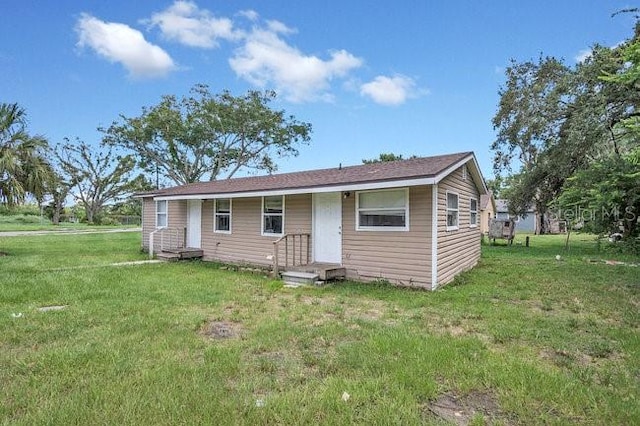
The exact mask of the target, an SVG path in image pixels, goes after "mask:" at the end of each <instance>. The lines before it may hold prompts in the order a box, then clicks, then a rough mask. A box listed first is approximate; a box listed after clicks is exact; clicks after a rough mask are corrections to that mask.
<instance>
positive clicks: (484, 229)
mask: <svg viewBox="0 0 640 426" xmlns="http://www.w3.org/2000/svg"><path fill="white" fill-rule="evenodd" d="M495 218H496V200H495V198H493V194H492V193H491V192H489V193H488V194H483V195H481V196H480V232H481V233H483V234H489V228H490V226H491V219H495Z"/></svg>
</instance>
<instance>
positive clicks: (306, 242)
mask: <svg viewBox="0 0 640 426" xmlns="http://www.w3.org/2000/svg"><path fill="white" fill-rule="evenodd" d="M296 240H297V243H298V244H297V246H298V253H297V256H296ZM282 241H284V267H285V268H288V267H289V242H290V241H291V248H292V253H291V254H292V256H291V266H304V265H308V264H309V260H310V259H311V234H309V233H296V234H284V235H283V236H282V237H280V238H278V239H277V240H275V241H274V242H273V276H274V277H277V276H278V269H279V267H280V257H279V252H280V249H279V248H280V247H279V245H280V243H281V242H282ZM296 260H297V261H296Z"/></svg>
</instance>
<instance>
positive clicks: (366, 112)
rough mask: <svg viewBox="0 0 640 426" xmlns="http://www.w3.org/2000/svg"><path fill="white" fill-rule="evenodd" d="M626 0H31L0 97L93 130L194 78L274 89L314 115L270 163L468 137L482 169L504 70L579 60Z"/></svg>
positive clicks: (13, 6)
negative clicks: (544, 59) (307, 130)
mask: <svg viewBox="0 0 640 426" xmlns="http://www.w3.org/2000/svg"><path fill="white" fill-rule="evenodd" d="M631 6H633V5H630V4H629V3H626V2H620V1H605V0H601V1H596V0H580V1H562V0H555V1H547V0H541V1H525V2H518V1H513V0H510V1H502V0H500V1H424V0H423V1H408V0H398V1H395V2H372V1H364V0H350V1H315V0H306V1H283V0H270V1H204V0H200V1H195V2H184V1H177V2H176V1H135V2H134V1H120V0H111V1H108V2H106V1H102V0H94V1H65V0H59V1H46V2H42V1H34V0H23V1H19V2H10V3H8V4H5V5H4V6H3V11H2V14H1V15H0V40H2V43H0V102H10V103H12V102H17V103H19V104H20V105H22V106H23V107H24V108H25V109H26V110H27V114H28V118H29V129H30V131H31V132H32V133H36V134H42V135H45V136H46V137H47V138H48V139H49V140H50V142H51V143H52V144H53V145H55V144H56V143H59V142H61V141H62V139H63V138H64V137H65V136H66V137H69V138H71V139H74V138H75V137H79V138H81V139H83V140H85V141H86V142H89V143H98V142H99V141H100V137H101V134H100V133H99V132H98V131H97V130H96V128H97V127H98V126H102V125H105V126H106V125H108V124H110V123H111V122H112V121H113V120H115V119H117V118H118V116H119V114H124V115H126V116H137V115H139V113H140V111H141V108H142V107H143V106H150V105H155V104H157V103H158V101H159V100H160V97H161V96H162V95H164V94H175V95H178V96H181V95H184V94H187V93H188V90H189V88H191V87H192V86H193V85H194V84H196V83H205V84H208V85H209V86H210V88H211V91H212V92H213V93H216V92H219V91H222V90H224V89H228V90H230V91H232V92H233V93H234V94H237V95H240V94H242V93H244V92H246V91H247V90H248V89H255V88H257V89H276V90H277V91H278V93H279V97H278V100H277V102H276V103H274V104H272V106H273V107H274V108H278V109H285V110H286V111H287V112H288V113H290V114H293V115H295V116H296V117H297V118H298V119H300V120H304V121H308V122H310V123H312V125H313V129H314V131H313V135H312V141H311V144H310V145H308V146H302V147H300V156H299V157H296V158H288V159H282V160H279V162H278V164H279V171H283V172H286V171H295V170H304V169H312V168H324V167H334V166H337V165H338V164H339V163H342V164H343V165H352V164H359V163H360V162H361V160H362V159H363V158H372V157H377V155H378V154H379V153H381V152H394V153H396V154H403V155H405V156H409V155H413V154H416V155H419V156H427V155H436V154H442V153H449V152H458V151H474V152H475V153H476V155H477V157H478V160H479V162H480V166H481V168H482V170H483V173H484V174H485V177H487V178H490V177H491V176H492V173H491V158H492V156H491V152H490V150H489V147H490V145H491V143H492V141H493V140H494V138H495V132H494V131H493V128H492V125H491V118H492V117H493V115H494V113H495V111H496V108H497V104H498V100H499V97H498V90H499V87H500V85H501V83H502V82H503V80H504V77H503V76H504V68H505V67H506V66H507V65H508V63H509V60H510V59H511V58H513V59H516V60H518V61H523V60H527V59H532V58H534V59H535V58H537V57H538V56H539V55H540V54H541V53H543V54H544V55H552V56H556V57H560V58H564V59H565V61H566V62H567V63H568V64H574V63H575V62H576V60H578V59H577V58H579V57H580V56H581V55H584V54H585V52H588V50H589V48H590V46H591V45H592V44H593V43H600V44H602V45H605V46H613V45H615V44H617V43H619V42H621V41H623V40H625V39H627V38H629V37H630V35H631V34H632V29H633V24H634V19H633V17H632V16H631V15H629V14H626V15H618V16H616V17H613V18H612V17H611V14H612V13H613V12H615V11H617V10H620V9H624V8H628V7H631Z"/></svg>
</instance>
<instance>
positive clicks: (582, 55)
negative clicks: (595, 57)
mask: <svg viewBox="0 0 640 426" xmlns="http://www.w3.org/2000/svg"><path fill="white" fill-rule="evenodd" d="M591 54H592V51H591V49H582V50H581V51H579V52H578V54H577V55H576V56H575V57H574V59H575V60H576V63H578V64H579V63H582V62H584V61H586V60H587V59H589V58H590V57H591Z"/></svg>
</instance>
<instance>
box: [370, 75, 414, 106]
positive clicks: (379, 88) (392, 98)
mask: <svg viewBox="0 0 640 426" xmlns="http://www.w3.org/2000/svg"><path fill="white" fill-rule="evenodd" d="M360 94H361V95H363V96H368V97H370V98H371V99H372V100H373V101H374V102H376V103H378V104H381V105H400V104H403V103H404V102H406V100H407V99H408V98H413V97H415V96H416V95H417V92H416V83H415V81H414V80H413V79H412V78H411V77H407V76H404V75H400V74H396V75H394V76H393V77H387V76H384V75H379V76H377V77H376V78H374V79H373V81H370V82H369V83H365V84H363V85H362V86H360Z"/></svg>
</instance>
